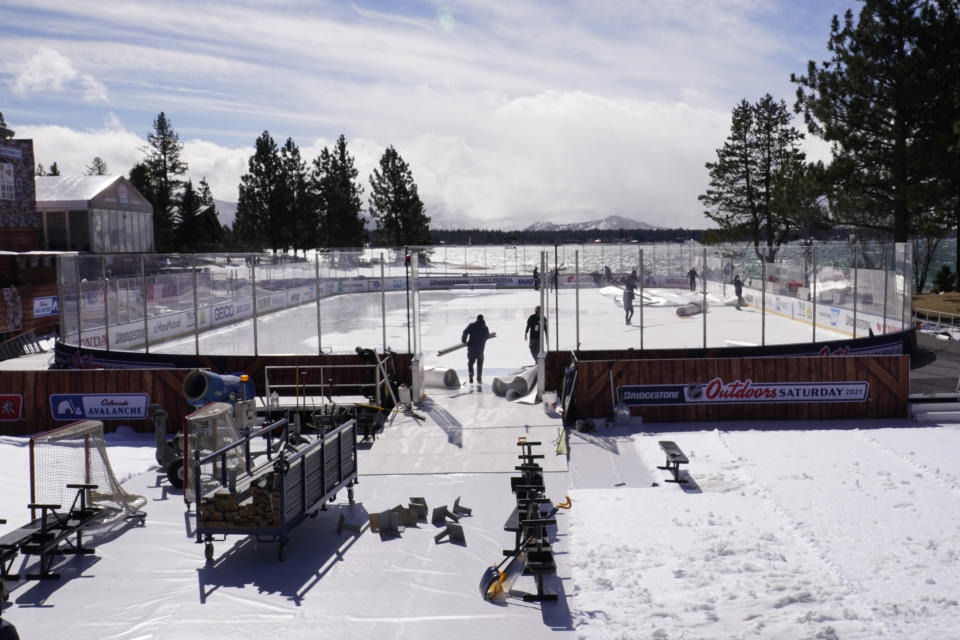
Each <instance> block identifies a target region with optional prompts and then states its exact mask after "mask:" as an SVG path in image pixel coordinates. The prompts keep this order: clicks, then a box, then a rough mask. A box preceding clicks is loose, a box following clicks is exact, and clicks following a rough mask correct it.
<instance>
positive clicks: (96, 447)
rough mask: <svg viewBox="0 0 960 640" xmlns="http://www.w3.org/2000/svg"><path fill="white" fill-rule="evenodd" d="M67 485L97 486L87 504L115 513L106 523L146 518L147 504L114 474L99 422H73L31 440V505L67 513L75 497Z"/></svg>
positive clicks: (74, 493)
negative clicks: (122, 518)
mask: <svg viewBox="0 0 960 640" xmlns="http://www.w3.org/2000/svg"><path fill="white" fill-rule="evenodd" d="M68 484H95V485H97V488H96V489H91V490H89V492H88V494H87V497H88V504H91V505H94V506H97V507H101V508H103V509H105V510H107V511H108V512H113V513H109V514H108V516H107V519H110V517H111V516H112V517H119V516H137V517H142V516H143V512H141V511H140V508H141V507H143V505H144V504H146V501H147V500H146V498H144V497H143V496H139V495H135V494H132V493H128V492H127V491H126V490H125V489H124V488H123V486H122V485H121V484H120V481H119V480H118V479H117V476H116V474H114V472H113V467H111V466H110V457H109V456H108V454H107V443H106V440H105V439H104V435H103V423H102V422H100V421H99V420H82V421H80V422H72V423H70V424H68V425H64V426H62V427H58V428H56V429H51V430H50V431H45V432H43V433H40V434H37V435H35V436H33V437H31V438H30V503H31V504H58V505H61V507H62V508H63V509H67V508H69V507H70V504H71V503H72V502H73V499H74V497H75V496H76V489H69V488H67V485H68ZM31 517H33V518H36V514H33V513H32V512H31Z"/></svg>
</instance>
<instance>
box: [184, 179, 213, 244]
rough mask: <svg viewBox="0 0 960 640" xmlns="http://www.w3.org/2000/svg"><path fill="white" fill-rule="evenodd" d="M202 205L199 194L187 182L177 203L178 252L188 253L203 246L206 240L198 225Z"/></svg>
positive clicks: (191, 183)
mask: <svg viewBox="0 0 960 640" xmlns="http://www.w3.org/2000/svg"><path fill="white" fill-rule="evenodd" d="M202 207H203V204H202V202H201V200H200V194H198V193H197V191H196V190H194V188H193V181H192V180H187V181H186V182H185V183H184V185H183V190H182V191H181V193H180V197H179V198H178V202H177V218H178V219H179V224H178V225H177V244H178V247H179V248H180V251H189V250H194V249H196V248H198V247H199V246H200V245H202V244H204V241H206V240H207V238H205V237H203V236H204V235H205V234H203V233H202V229H201V224H200V209H201V208H202Z"/></svg>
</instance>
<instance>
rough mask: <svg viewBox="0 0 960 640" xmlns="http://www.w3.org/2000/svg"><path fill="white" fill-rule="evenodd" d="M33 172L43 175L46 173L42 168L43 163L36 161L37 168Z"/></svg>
mask: <svg viewBox="0 0 960 640" xmlns="http://www.w3.org/2000/svg"><path fill="white" fill-rule="evenodd" d="M35 173H36V175H38V176H45V175H47V170H46V169H44V168H43V165H42V164H40V163H39V162H38V163H37V169H36V172H35Z"/></svg>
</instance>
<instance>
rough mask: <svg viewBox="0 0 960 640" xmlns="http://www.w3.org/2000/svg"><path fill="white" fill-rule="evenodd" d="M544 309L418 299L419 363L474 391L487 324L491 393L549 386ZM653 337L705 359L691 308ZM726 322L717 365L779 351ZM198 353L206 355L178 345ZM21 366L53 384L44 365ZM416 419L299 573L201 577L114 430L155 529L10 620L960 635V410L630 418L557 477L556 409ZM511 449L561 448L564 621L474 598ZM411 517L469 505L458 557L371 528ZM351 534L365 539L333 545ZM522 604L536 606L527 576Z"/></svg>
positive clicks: (93, 637) (179, 512)
mask: <svg viewBox="0 0 960 640" xmlns="http://www.w3.org/2000/svg"><path fill="white" fill-rule="evenodd" d="M676 293H677V294H678V295H680V296H684V295H687V294H685V293H683V292H676ZM551 295H552V293H551ZM573 295H574V294H573V292H572V291H561V292H560V302H561V303H560V305H559V308H560V309H561V314H560V318H559V322H560V326H559V338H560V348H561V349H568V348H571V347H572V345H573V343H574V341H575V337H574V336H575V331H576V329H575V321H574V317H575V316H572V315H567V314H566V313H565V312H564V311H563V310H566V309H568V308H569V309H573V308H574V306H575V305H574V303H573V300H572V296H573ZM538 299H539V296H538V294H537V293H536V292H534V291H532V290H516V291H489V290H488V291H472V292H471V291H462V290H461V291H457V292H456V295H451V294H450V293H449V292H437V293H432V292H431V293H424V294H423V296H422V299H421V317H422V320H423V322H422V327H423V331H422V351H423V353H424V356H425V365H426V366H440V367H451V368H455V369H458V370H459V371H460V373H461V376H462V375H463V372H464V371H465V368H466V358H465V354H464V353H463V351H456V352H453V353H451V354H449V355H447V356H444V357H442V358H438V357H436V356H435V355H434V354H435V353H436V350H437V349H439V348H441V347H445V346H449V345H451V344H453V343H456V342H458V341H459V337H460V332H461V331H462V329H463V328H464V327H465V326H466V324H467V322H469V321H471V320H472V319H474V317H475V316H476V314H477V313H483V314H484V316H485V317H486V319H487V322H488V324H489V325H490V329H491V330H492V331H497V333H498V337H497V338H495V339H493V340H491V341H490V342H489V343H488V346H487V352H486V358H487V368H486V371H485V373H484V379H485V382H487V380H488V379H492V376H493V375H496V374H497V373H498V372H502V371H506V370H511V369H513V368H515V367H516V366H518V365H524V364H529V363H532V358H531V357H530V353H529V351H528V349H527V347H526V344H525V342H524V340H523V328H524V325H525V320H526V317H527V315H529V313H530V312H531V311H532V308H533V306H535V305H536V303H537V300H538ZM379 300H380V297H379V295H378V294H370V295H359V296H339V297H336V298H332V299H328V300H325V301H323V303H322V309H323V314H324V315H323V317H322V322H323V325H322V327H323V328H324V330H323V332H322V338H321V341H322V343H323V346H324V349H325V350H326V349H332V350H343V351H352V350H353V349H354V348H355V347H356V346H358V345H369V346H373V347H379V346H380V343H381V341H382V330H381V327H380V323H379V317H380V308H379ZM388 304H389V310H388V314H387V317H388V325H389V326H388V330H387V342H388V344H389V345H391V346H395V347H396V348H398V349H405V346H406V339H407V338H406V328H405V314H406V308H405V304H404V298H403V295H402V294H400V295H393V296H388ZM580 306H581V315H580V334H581V344H582V346H583V347H584V348H604V347H617V348H623V347H625V346H636V347H637V348H639V347H640V344H639V337H638V336H637V334H638V333H639V331H638V329H637V328H636V327H630V326H626V324H625V323H624V322H623V320H622V309H621V308H620V307H619V306H618V305H617V303H616V302H615V300H614V299H613V298H611V297H609V296H605V295H603V294H602V293H601V292H600V291H597V290H593V291H581V300H580ZM643 317H644V320H643V323H644V326H645V327H646V328H647V331H648V333H646V334H645V336H644V345H645V346H646V347H648V348H649V347H673V346H677V347H681V346H687V347H695V346H700V345H701V344H702V340H703V324H702V320H703V317H702V315H695V316H692V317H688V318H680V317H677V315H676V307H675V306H661V307H659V308H656V307H647V308H645V309H644V316H643ZM707 319H708V321H709V325H708V329H707V344H708V345H710V346H715V345H721V344H724V343H725V342H726V341H728V340H729V341H738V342H742V343H759V342H761V332H762V331H763V329H762V328H761V314H760V313H759V312H758V311H757V310H756V309H748V310H745V311H737V310H735V309H734V308H732V307H727V306H723V305H717V306H714V307H711V308H710V311H709V313H708V317H707ZM635 322H639V310H638V311H637V314H636V315H635ZM765 324H766V327H765V331H766V340H767V341H768V342H770V343H772V342H775V341H785V340H789V339H791V338H792V339H794V340H803V339H804V337H805V336H807V335H808V334H810V332H811V328H810V326H809V325H804V324H800V323H795V322H792V321H789V320H786V319H784V318H780V317H778V316H775V315H772V314H771V315H768V316H767V317H766V323H765ZM551 327H553V323H552V322H551ZM237 331H239V332H240V333H241V334H243V333H244V331H246V332H248V333H250V334H252V330H250V329H247V330H243V329H238V328H236V327H235V328H233V329H232V330H230V331H228V330H221V331H219V332H213V333H210V334H204V335H202V336H200V339H201V351H202V352H206V351H207V350H208V349H213V345H216V349H217V350H221V349H230V348H234V349H236V350H237V352H239V353H246V352H247V351H246V347H245V346H244V345H245V344H246V342H245V339H238V337H237V335H235V334H236V332H237ZM553 332H554V329H553V328H551V334H550V335H551V345H553V344H554V342H553V340H554V338H555V334H554V333H553ZM258 335H259V338H260V340H261V345H262V350H263V351H264V352H277V353H297V352H310V350H311V349H316V347H317V338H316V307H315V305H305V306H304V307H302V308H299V309H291V310H289V311H286V312H282V313H278V314H275V315H271V316H267V317H264V318H261V320H260V325H259V327H258ZM831 337H841V336H839V335H836V336H833V335H830V334H828V333H827V332H826V331H824V330H823V329H822V328H818V329H817V339H818V340H826V339H829V338H831ZM208 341H209V342H208ZM268 345H269V347H268ZM194 346H195V345H194V343H193V340H192V339H189V340H182V341H180V344H178V345H171V348H172V349H177V350H182V351H186V352H189V351H191V350H192V349H193V348H194ZM227 352H229V351H227ZM47 359H48V360H49V357H47ZM21 366H24V367H27V366H43V363H41V362H38V357H36V356H34V357H32V358H31V359H29V360H24V361H23V362H22V363H21ZM487 384H488V385H489V382H488V383H487ZM417 411H418V413H419V414H420V415H422V416H423V418H424V419H423V420H420V419H417V418H415V417H413V416H412V415H402V414H396V415H395V417H394V420H393V421H392V422H391V423H389V424H388V425H387V427H386V428H385V431H384V433H383V434H382V436H381V437H379V438H378V439H377V441H376V443H375V444H373V445H372V446H371V447H369V448H363V449H361V450H360V453H359V470H360V483H359V484H358V485H357V487H356V498H357V502H356V504H354V505H352V506H350V505H348V504H347V502H346V496H344V495H340V496H338V498H337V500H335V501H334V502H333V503H330V504H329V505H328V507H327V510H326V511H322V512H320V513H319V514H318V516H317V517H316V518H314V519H308V520H306V521H305V522H304V523H303V524H302V525H300V526H299V527H297V528H296V529H295V530H294V531H293V533H292V536H291V540H290V544H289V547H288V557H287V560H286V561H285V562H282V563H281V562H278V561H277V558H276V550H275V548H274V546H273V545H272V544H268V543H265V542H261V543H258V542H257V541H256V540H253V539H250V538H244V537H241V536H229V537H228V538H227V539H226V540H218V541H217V542H216V543H215V546H216V559H215V561H214V562H213V563H211V564H206V563H205V562H204V559H203V551H202V545H198V544H196V543H195V541H194V539H193V537H192V536H191V532H192V526H193V520H192V518H191V517H190V514H189V513H187V512H186V511H185V507H184V504H183V500H182V495H181V494H180V493H179V492H177V491H175V490H172V489H171V488H170V486H169V485H168V484H167V482H166V480H165V478H164V474H163V472H162V471H161V470H159V469H158V468H157V465H156V463H155V460H154V439H153V435H152V434H135V433H133V432H132V431H131V430H130V429H123V428H121V429H119V430H118V432H117V433H115V434H112V435H110V436H109V437H108V443H109V452H110V456H111V462H112V464H113V466H114V468H115V470H116V472H117V474H118V475H119V476H120V477H121V479H123V480H124V485H125V487H126V488H127V489H128V490H129V491H132V492H135V493H139V494H141V495H144V496H145V497H146V498H147V505H146V507H145V510H146V512H147V519H146V526H144V527H135V528H127V529H123V528H119V529H113V530H104V531H101V532H99V533H97V534H95V535H94V536H93V537H92V538H91V542H92V544H93V545H94V546H95V547H96V554H95V555H93V556H84V557H80V558H73V559H70V560H69V561H67V562H64V563H63V564H62V565H59V567H60V572H61V573H62V575H63V578H62V579H61V580H57V581H45V582H35V581H31V582H11V583H10V585H9V587H10V590H11V594H10V603H9V606H7V608H6V609H5V610H4V617H5V618H6V619H9V620H10V621H11V622H13V623H14V624H15V625H16V626H17V627H18V629H19V632H20V636H21V638H69V639H71V640H103V639H105V638H106V639H111V640H114V639H116V640H141V639H167V638H169V639H174V638H176V639H184V638H188V639H198V640H199V639H201V638H238V639H244V640H246V639H250V640H254V639H257V640H259V639H261V638H264V637H271V638H273V637H277V638H293V639H299V638H304V639H306V638H335V639H337V640H340V639H343V638H358V639H365V638H380V637H385V638H393V639H401V640H404V639H411V640H412V639H417V640H420V639H422V638H440V637H460V638H464V639H473V638H477V639H484V638H491V637H498V638H529V639H533V638H561V637H562V638H583V639H588V640H592V639H594V638H598V639H606V638H611V639H612V638H616V639H623V638H630V639H633V638H638V639H647V638H655V639H665V638H687V639H690V638H702V639H714V638H776V639H778V640H779V639H787V640H793V639H796V640H800V639H806V638H826V639H832V638H836V639H840V638H843V639H855V640H874V639H876V638H891V639H899V638H913V637H924V638H936V639H944V640H946V639H951V638H956V637H957V636H956V628H957V620H958V619H960V609H958V607H960V605H958V599H957V593H960V572H958V571H957V562H958V558H960V473H958V472H957V469H956V464H955V461H954V457H955V456H954V453H953V452H955V451H956V450H957V448H958V447H960V428H958V424H960V413H949V412H946V413H940V414H936V415H919V416H918V419H917V420H915V419H913V418H908V419H904V420H887V421H861V422H851V421H843V422H838V421H835V422H829V421H821V422H803V423H783V422H781V423H777V422H750V423H748V422H735V421H734V422H723V423H720V422H718V423H709V424H707V423H685V424H644V423H642V422H640V421H639V420H636V419H634V420H633V421H631V422H630V423H629V424H619V425H612V426H604V425H600V426H599V428H598V430H597V431H596V432H595V433H591V434H581V433H576V432H571V434H570V443H569V456H563V455H556V454H555V447H556V441H557V438H558V436H559V434H560V433H561V431H562V429H561V426H560V419H559V417H558V416H557V415H556V414H555V413H554V412H552V411H550V410H549V409H548V408H546V407H544V406H543V405H542V404H534V405H530V404H522V403H518V402H508V401H507V400H505V399H504V398H502V397H498V396H495V395H494V394H493V393H491V392H490V391H489V390H488V387H485V388H484V389H483V390H482V391H477V390H476V389H475V388H471V387H468V386H464V387H461V388H457V389H435V388H428V389H427V396H426V398H425V400H424V402H423V403H421V404H420V405H419V406H418V407H417ZM518 436H526V437H527V438H528V439H530V440H534V441H539V442H541V443H542V445H541V446H540V448H539V451H540V452H541V453H543V454H544V455H545V457H544V459H543V460H542V461H541V462H542V464H543V468H544V471H545V473H544V476H545V484H546V494H547V495H548V497H549V498H550V499H551V500H552V502H553V503H557V502H559V501H561V500H563V499H564V498H565V497H566V496H569V498H570V500H571V502H572V505H573V506H572V508H571V509H570V510H569V511H560V512H558V513H557V516H556V517H557V525H556V527H555V528H552V529H551V531H550V538H551V544H552V546H553V549H554V554H555V557H556V560H557V565H558V567H557V573H556V575H555V576H550V577H548V579H547V582H546V586H547V589H548V590H549V591H553V592H555V593H557V594H558V595H559V600H558V601H557V602H555V603H543V604H540V603H527V602H523V601H522V600H521V599H520V598H519V597H513V598H510V599H508V601H507V603H506V604H505V605H496V604H492V603H489V602H485V601H484V600H483V599H482V598H481V596H480V593H479V590H478V585H479V580H480V577H481V575H482V574H483V573H484V571H485V570H486V569H487V568H488V567H490V566H492V565H495V564H496V563H498V562H499V561H500V559H501V558H503V552H504V550H505V549H509V548H510V547H511V546H512V544H513V534H512V533H510V532H507V531H504V529H503V524H504V521H505V520H506V518H507V516H508V515H509V513H510V510H511V509H512V505H511V503H512V502H513V496H512V494H511V493H510V482H509V478H510V476H511V475H512V474H514V473H515V471H514V467H515V465H516V464H517V458H516V456H517V447H516V444H515V443H516V440H517V438H518ZM660 439H670V440H674V441H676V442H677V443H678V444H679V445H680V446H681V447H682V448H683V450H684V452H685V453H686V454H687V455H688V456H689V458H690V464H689V465H688V473H689V475H688V477H689V479H690V482H689V483H688V484H686V485H677V484H673V483H667V482H665V480H666V478H667V477H668V474H667V472H664V471H661V470H659V469H657V465H660V464H662V463H663V457H662V453H661V451H660V448H659V446H658V444H657V442H658V440H660ZM26 444H27V439H26V438H15V437H0V469H2V470H3V471H2V473H3V477H4V491H3V492H2V494H0V517H5V518H7V520H8V524H6V525H0V535H2V534H3V532H5V531H9V530H10V529H12V528H13V527H16V526H18V525H19V524H21V523H22V521H26V519H27V518H28V517H29V510H28V509H26V506H25V505H26V503H27V501H28V500H29V498H28V493H29V491H28V486H29V485H28V475H29V474H28V470H27V460H28V457H27V446H26ZM413 496H420V497H424V498H425V499H426V501H427V503H428V505H430V506H431V507H433V506H439V505H443V504H447V505H450V504H452V503H453V501H454V500H455V499H456V498H458V497H459V498H460V500H461V504H464V505H466V506H469V507H470V508H472V510H473V513H472V515H471V516H468V517H464V518H461V524H462V525H463V528H464V533H465V543H464V544H451V543H448V542H441V543H439V544H438V543H436V542H434V539H433V536H434V535H435V534H436V533H437V532H438V531H439V530H438V529H437V528H436V527H434V526H433V525H432V524H429V523H426V524H421V525H420V526H418V527H411V528H408V529H407V530H406V531H404V532H403V534H402V535H401V536H399V537H390V536H381V535H378V534H375V533H372V532H370V530H369V528H368V526H367V524H366V522H367V518H368V514H369V513H374V512H379V511H382V510H384V509H388V508H390V507H392V506H394V505H396V504H405V503H406V502H407V501H408V500H409V499H410V497H413ZM341 514H343V515H344V516H345V517H346V518H347V519H348V520H349V521H350V522H352V523H356V524H359V525H361V528H360V531H359V532H356V533H355V532H350V531H345V532H344V533H343V534H341V535H338V534H337V532H336V522H337V518H338V517H339V516H340V515H341ZM20 568H21V567H14V569H15V570H16V569H20ZM514 589H515V591H516V592H517V593H516V594H515V595H520V592H531V591H533V590H534V589H535V586H534V582H533V579H532V578H530V577H523V578H521V579H520V580H519V581H518V582H517V583H516V584H515V585H514Z"/></svg>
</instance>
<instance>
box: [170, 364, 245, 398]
mask: <svg viewBox="0 0 960 640" xmlns="http://www.w3.org/2000/svg"><path fill="white" fill-rule="evenodd" d="M255 393H256V391H255V390H254V387H253V381H252V380H250V379H248V378H247V375H246V374H240V373H236V374H230V375H220V374H217V373H213V372H212V371H205V370H203V369H194V370H193V371H191V372H190V373H188V374H187V377H185V378H184V379H183V396H184V397H185V398H186V400H187V403H188V404H190V405H191V406H194V407H202V406H204V405H206V404H209V403H211V402H228V403H230V404H236V403H237V401H238V400H251V399H252V398H253V397H254V394H255Z"/></svg>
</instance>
